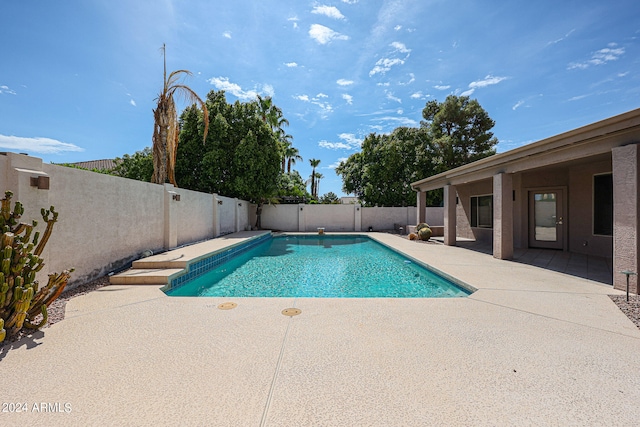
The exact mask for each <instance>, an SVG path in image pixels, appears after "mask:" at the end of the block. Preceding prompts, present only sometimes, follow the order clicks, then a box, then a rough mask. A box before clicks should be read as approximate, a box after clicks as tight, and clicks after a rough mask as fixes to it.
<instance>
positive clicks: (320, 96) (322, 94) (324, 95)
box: [316, 92, 329, 98]
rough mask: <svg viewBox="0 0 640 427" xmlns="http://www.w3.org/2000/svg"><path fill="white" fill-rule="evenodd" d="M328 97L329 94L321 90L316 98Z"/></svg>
mask: <svg viewBox="0 0 640 427" xmlns="http://www.w3.org/2000/svg"><path fill="white" fill-rule="evenodd" d="M328 97H329V95H326V94H324V93H322V92H320V93H319V94H317V95H316V98H328Z"/></svg>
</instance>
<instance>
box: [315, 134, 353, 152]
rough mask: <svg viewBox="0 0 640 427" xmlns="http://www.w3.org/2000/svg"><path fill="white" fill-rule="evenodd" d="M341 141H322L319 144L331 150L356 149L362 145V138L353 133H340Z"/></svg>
mask: <svg viewBox="0 0 640 427" xmlns="http://www.w3.org/2000/svg"><path fill="white" fill-rule="evenodd" d="M338 138H339V139H341V141H339V142H329V141H320V142H319V143H318V145H319V146H320V147H322V148H329V149H331V150H356V149H359V148H360V147H361V146H362V140H361V139H359V138H357V137H356V136H355V135H354V134H352V133H341V134H339V135H338Z"/></svg>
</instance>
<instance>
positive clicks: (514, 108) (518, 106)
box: [511, 101, 524, 111]
mask: <svg viewBox="0 0 640 427" xmlns="http://www.w3.org/2000/svg"><path fill="white" fill-rule="evenodd" d="M523 105H524V101H518V102H516V105H514V106H513V107H511V109H512V110H513V111H516V110H517V109H518V108H520V107H522V106H523Z"/></svg>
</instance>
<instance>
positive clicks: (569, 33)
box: [547, 28, 576, 46]
mask: <svg viewBox="0 0 640 427" xmlns="http://www.w3.org/2000/svg"><path fill="white" fill-rule="evenodd" d="M575 30H576V29H575V28H574V29H573V30H571V31H569V32H568V33H567V34H565V35H564V36H563V37H560V38H559V39H557V40H554V41H550V42H549V43H547V46H549V45H552V44H556V43H560V42H561V41H563V40H564V39H566V38H567V37H569V36H570V35H571V33H573V32H574V31H575Z"/></svg>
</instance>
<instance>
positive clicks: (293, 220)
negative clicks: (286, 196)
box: [261, 204, 300, 231]
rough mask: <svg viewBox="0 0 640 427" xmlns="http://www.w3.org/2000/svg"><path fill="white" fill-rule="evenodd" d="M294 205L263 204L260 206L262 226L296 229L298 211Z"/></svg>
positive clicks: (284, 229)
mask: <svg viewBox="0 0 640 427" xmlns="http://www.w3.org/2000/svg"><path fill="white" fill-rule="evenodd" d="M299 211H300V207H299V206H298V205H297V204H295V205H265V206H263V207H262V215H261V222H262V228H266V229H271V230H281V231H298V216H299V214H298V212H299Z"/></svg>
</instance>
